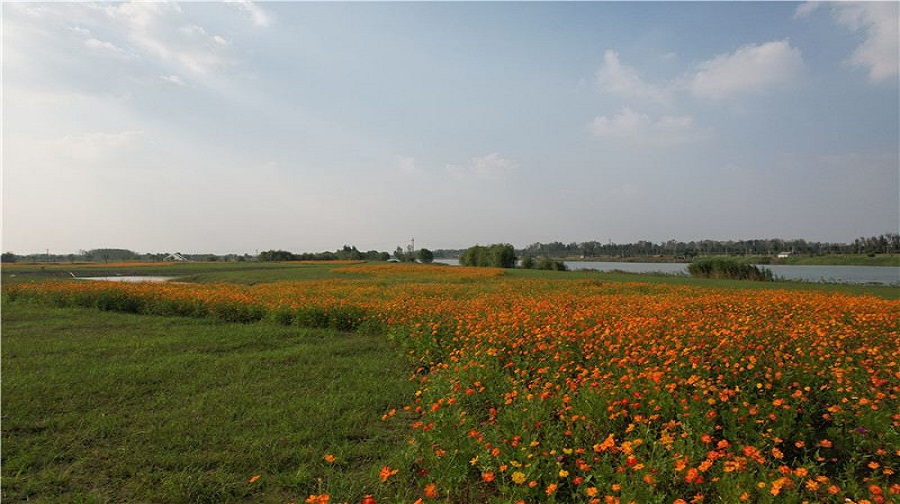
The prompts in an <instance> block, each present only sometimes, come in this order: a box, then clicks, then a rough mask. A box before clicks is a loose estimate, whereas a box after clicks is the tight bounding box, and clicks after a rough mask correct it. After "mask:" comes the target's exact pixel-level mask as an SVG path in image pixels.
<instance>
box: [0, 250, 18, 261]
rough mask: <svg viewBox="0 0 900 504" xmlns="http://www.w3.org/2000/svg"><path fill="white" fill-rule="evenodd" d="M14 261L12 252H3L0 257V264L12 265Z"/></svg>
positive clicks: (14, 257) (14, 256) (14, 255)
mask: <svg viewBox="0 0 900 504" xmlns="http://www.w3.org/2000/svg"><path fill="white" fill-rule="evenodd" d="M16 259H17V257H16V254H13V253H12V252H4V253H3V255H2V256H0V262H5V263H14V262H16Z"/></svg>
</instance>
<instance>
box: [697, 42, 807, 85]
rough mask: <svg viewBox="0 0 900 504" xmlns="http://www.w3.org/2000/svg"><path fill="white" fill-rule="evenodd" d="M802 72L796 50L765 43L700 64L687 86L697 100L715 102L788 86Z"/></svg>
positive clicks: (744, 47) (801, 64) (789, 46)
mask: <svg viewBox="0 0 900 504" xmlns="http://www.w3.org/2000/svg"><path fill="white" fill-rule="evenodd" d="M802 71H803V58H802V56H801V55H800V50H799V49H797V48H795V47H791V44H790V43H789V42H788V41H787V40H782V41H776V42H766V43H765V44H761V45H746V46H743V47H741V48H739V49H738V50H737V51H735V52H733V53H730V54H722V55H719V56H716V57H715V58H713V59H710V60H707V61H704V62H703V63H701V64H700V65H699V70H698V71H697V72H696V73H695V74H694V75H693V76H692V77H691V78H690V79H689V87H690V89H691V91H692V92H693V93H694V94H695V95H696V96H698V97H702V98H709V99H713V100H719V99H724V98H729V97H733V96H736V95H740V94H744V93H752V92H760V91H765V90H767V89H770V88H773V87H778V86H784V85H788V84H791V83H793V82H795V81H796V80H797V79H798V78H799V77H800V74H801V73H802Z"/></svg>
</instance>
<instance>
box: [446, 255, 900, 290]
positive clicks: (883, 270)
mask: <svg viewBox="0 0 900 504" xmlns="http://www.w3.org/2000/svg"><path fill="white" fill-rule="evenodd" d="M435 262H440V263H443V264H451V265H459V261H457V260H456V259H436V260H435ZM564 262H565V264H566V267H568V268H569V269H570V270H586V269H593V270H597V271H613V270H618V271H625V272H627V273H664V274H667V275H687V274H688V273H687V263H627V262H604V261H564ZM760 267H761V268H768V269H770V270H772V273H773V274H774V275H775V276H776V277H779V278H783V279H785V280H802V281H805V282H836V283H856V284H881V285H900V268H898V267H896V266H797V265H783V264H775V265H770V264H766V265H761V266H760Z"/></svg>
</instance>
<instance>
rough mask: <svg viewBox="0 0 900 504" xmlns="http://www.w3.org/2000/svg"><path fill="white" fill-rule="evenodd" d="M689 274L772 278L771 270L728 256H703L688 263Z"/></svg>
mask: <svg viewBox="0 0 900 504" xmlns="http://www.w3.org/2000/svg"><path fill="white" fill-rule="evenodd" d="M688 272H689V273H690V274H691V276H694V277H699V278H727V279H731V280H757V281H766V282H770V281H772V280H774V278H773V276H772V271H771V270H768V269H766V268H759V267H757V266H754V265H752V264H750V263H747V262H745V261H741V260H738V259H733V258H728V257H705V258H702V259H697V260H695V261H694V262H692V263H691V264H689V265H688Z"/></svg>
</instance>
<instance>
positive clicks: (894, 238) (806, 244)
mask: <svg viewBox="0 0 900 504" xmlns="http://www.w3.org/2000/svg"><path fill="white" fill-rule="evenodd" d="M781 252H792V253H795V254H801V255H827V254H898V253H900V234H897V233H887V234H883V235H880V236H873V237H869V238H857V239H855V240H853V242H852V243H829V242H810V241H806V240H802V239H796V240H781V239H755V240H736V241H735V240H728V241H720V240H702V241H690V242H682V241H675V240H669V241H666V242H659V243H652V242H649V241H643V240H642V241H638V242H636V243H626V244H617V243H612V242H608V243H600V242H598V241H587V242H582V243H575V242H572V243H568V244H564V243H561V242H551V243H533V244H531V245H529V246H527V247H525V248H524V249H523V250H522V251H521V253H522V255H525V256H532V257H539V256H547V257H640V256H673V257H680V258H691V257H695V256H703V255H760V256H764V255H777V254H779V253H781Z"/></svg>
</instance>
